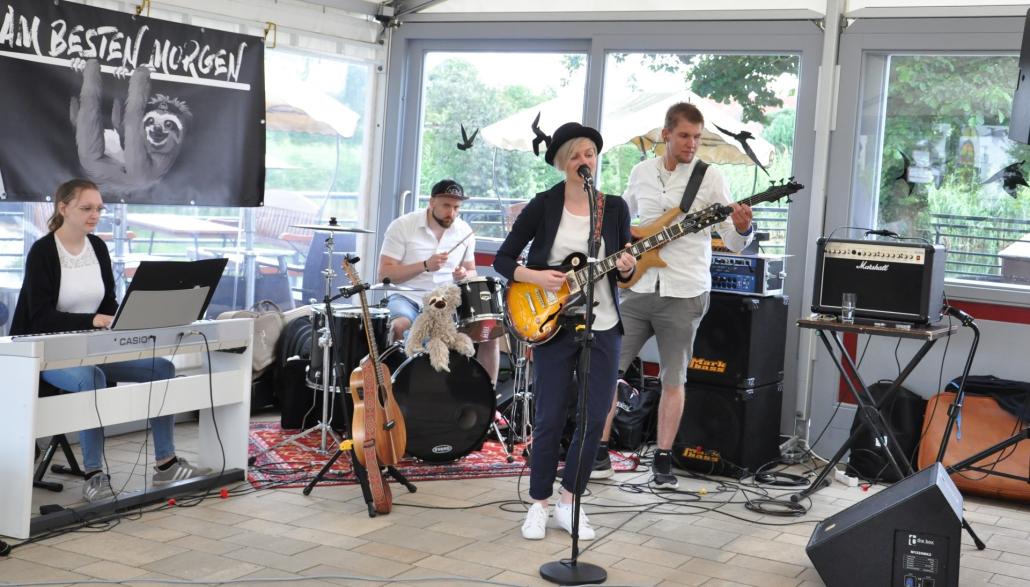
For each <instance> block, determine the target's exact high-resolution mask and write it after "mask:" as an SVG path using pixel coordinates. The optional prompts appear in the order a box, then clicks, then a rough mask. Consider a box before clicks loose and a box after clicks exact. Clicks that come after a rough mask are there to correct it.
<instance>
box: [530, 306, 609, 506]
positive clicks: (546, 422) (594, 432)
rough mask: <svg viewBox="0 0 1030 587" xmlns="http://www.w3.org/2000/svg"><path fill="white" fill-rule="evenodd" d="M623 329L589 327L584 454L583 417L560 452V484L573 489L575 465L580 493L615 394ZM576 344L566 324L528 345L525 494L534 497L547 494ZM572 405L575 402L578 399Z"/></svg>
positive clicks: (576, 357) (551, 483)
mask: <svg viewBox="0 0 1030 587" xmlns="http://www.w3.org/2000/svg"><path fill="white" fill-rule="evenodd" d="M621 343H622V335H621V334H619V328H618V326H616V327H613V328H611V329H609V330H604V331H600V332H594V341H593V347H592V352H591V353H590V372H589V373H588V374H586V377H587V384H588V386H587V406H586V408H587V414H586V439H585V440H584V443H583V447H584V448H583V459H582V462H580V460H579V454H580V450H579V443H580V434H581V433H582V430H581V429H580V427H581V426H582V425H583V422H582V421H580V422H578V423H577V426H576V432H575V433H574V434H573V436H572V444H571V446H569V450H568V452H567V453H566V457H565V474H564V478H563V479H562V487H564V488H565V490H566V491H569V492H574V488H573V482H574V480H575V479H576V471H577V469H578V470H579V490H578V491H575V493H582V492H583V490H584V489H585V488H586V485H587V482H588V481H589V480H590V470H591V469H592V468H593V464H594V457H595V456H596V455H597V447H598V444H599V443H600V441H601V432H602V431H603V429H604V421H605V419H606V418H607V416H608V410H609V409H610V408H611V406H612V397H613V396H614V394H615V382H616V378H617V377H618V369H619V347H620V346H621ZM579 350H580V349H579V344H577V342H576V336H575V333H574V332H573V331H572V329H571V328H568V327H566V328H562V330H561V331H560V332H559V333H558V334H557V335H556V336H555V337H554V338H553V339H552V340H551V341H549V342H547V343H546V344H542V345H540V346H537V347H535V348H534V349H533V401H534V402H535V404H536V414H535V415H534V419H533V447H532V457H531V460H530V468H529V496H530V497H531V498H533V499H536V500H543V499H547V498H549V497H550V496H551V493H552V492H553V486H554V478H555V476H556V474H557V468H558V449H559V446H560V444H561V435H562V430H563V429H564V428H565V420H566V414H567V412H566V410H567V408H568V406H569V396H568V390H569V385H570V384H571V382H572V374H573V372H574V371H575V370H576V368H577V367H578V365H579ZM576 405H577V406H578V405H579V403H578V401H577V403H576Z"/></svg>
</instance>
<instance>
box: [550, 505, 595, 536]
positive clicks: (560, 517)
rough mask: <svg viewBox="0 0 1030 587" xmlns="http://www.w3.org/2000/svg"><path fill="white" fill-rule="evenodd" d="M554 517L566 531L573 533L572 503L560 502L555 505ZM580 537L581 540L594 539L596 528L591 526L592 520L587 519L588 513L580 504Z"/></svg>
mask: <svg viewBox="0 0 1030 587" xmlns="http://www.w3.org/2000/svg"><path fill="white" fill-rule="evenodd" d="M554 519H555V520H556V521H557V522H558V525H559V526H561V527H562V528H564V529H565V531H566V532H568V533H569V534H572V504H571V503H570V504H563V503H559V504H557V505H556V506H554ZM579 539H580V540H593V539H594V529H593V528H591V527H590V520H588V519H587V513H586V512H585V511H583V506H582V505H580V506H579Z"/></svg>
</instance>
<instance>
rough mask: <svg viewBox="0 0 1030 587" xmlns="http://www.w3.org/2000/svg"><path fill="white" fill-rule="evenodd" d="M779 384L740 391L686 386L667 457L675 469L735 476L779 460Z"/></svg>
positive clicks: (709, 386)
mask: <svg viewBox="0 0 1030 587" xmlns="http://www.w3.org/2000/svg"><path fill="white" fill-rule="evenodd" d="M782 404H783V383H781V382H778V383H772V384H769V385H763V386H762V387H756V388H747V389H740V388H736V387H724V386H718V385H705V384H701V383H694V382H692V381H688V382H687V395H686V404H685V405H684V407H683V418H682V419H681V420H680V428H679V433H678V434H677V435H676V441H675V442H674V443H673V445H672V458H673V460H674V461H675V463H676V465H677V466H678V467H680V468H681V469H690V470H693V471H698V472H700V473H705V474H712V475H728V476H736V473H738V472H739V470H740V469H746V470H749V471H755V470H756V469H758V468H759V467H761V466H762V465H765V464H767V463H770V462H772V461H775V460H776V459H777V458H779V456H780V443H779V440H780V407H781V405H782Z"/></svg>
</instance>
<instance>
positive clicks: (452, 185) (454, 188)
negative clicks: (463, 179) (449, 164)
mask: <svg viewBox="0 0 1030 587" xmlns="http://www.w3.org/2000/svg"><path fill="white" fill-rule="evenodd" d="M429 195H430V196H444V197H447V198H458V199H459V200H467V199H469V197H468V196H466V195H465V189H464V188H463V187H461V184H460V183H458V182H456V181H454V180H453V179H442V180H440V181H438V182H436V185H434V186H433V189H432V190H431V191H430V192H429Z"/></svg>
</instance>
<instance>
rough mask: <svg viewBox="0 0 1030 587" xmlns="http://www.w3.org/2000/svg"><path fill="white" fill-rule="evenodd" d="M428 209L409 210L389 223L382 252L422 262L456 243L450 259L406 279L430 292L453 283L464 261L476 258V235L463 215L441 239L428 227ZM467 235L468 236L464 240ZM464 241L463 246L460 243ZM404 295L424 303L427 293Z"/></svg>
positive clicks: (408, 261)
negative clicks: (455, 270)
mask: <svg viewBox="0 0 1030 587" xmlns="http://www.w3.org/2000/svg"><path fill="white" fill-rule="evenodd" d="M428 214H429V212H428V210H415V211H414V212H409V213H408V214H405V215H404V216H401V217H400V218H397V219H396V220H394V221H393V222H391V223H390V226H389V227H387V229H386V235H385V236H384V238H383V250H382V251H380V253H381V254H382V255H385V256H387V257H390V258H393V259H397V260H398V261H400V263H401V265H410V264H412V263H421V262H422V261H425V260H426V259H428V258H429V257H432V256H433V255H435V254H437V253H446V252H447V251H450V250H451V249H452V248H454V246H455V245H457V247H458V248H457V249H455V250H454V252H453V253H451V254H450V255H449V256H448V257H447V262H446V263H444V264H443V266H442V267H440V269H439V270H437V271H432V272H425V271H423V272H422V273H419V274H418V275H416V276H415V277H412V278H411V279H409V280H407V281H405V282H404V285H406V286H408V287H413V288H416V289H423V290H425V291H430V290H433V289H436V288H437V287H438V286H439V285H440V284H441V283H450V282H452V281H453V280H454V278H453V277H452V276H451V273H452V272H453V271H454V269H455V268H457V267H458V266H459V265H461V264H462V263H464V262H466V261H469V262H472V263H475V260H476V237H475V235H472V236H469V235H470V234H472V227H471V226H469V225H468V223H467V222H465V221H464V220H462V219H461V218H455V219H454V222H453V223H452V224H451V226H450V228H448V229H446V230H444V232H443V236H442V237H441V238H440V240H437V239H436V235H435V234H433V231H432V230H431V229H430V228H429V219H428V218H427V216H428ZM466 236H468V238H467V239H465V240H464V241H462V239H464V238H465V237H466ZM459 242H460V243H461V244H460V245H459V244H458V243H459ZM402 295H404V296H406V297H409V298H411V299H412V300H415V301H416V302H418V303H420V304H421V303H422V296H423V295H424V292H413V293H404V292H402Z"/></svg>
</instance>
